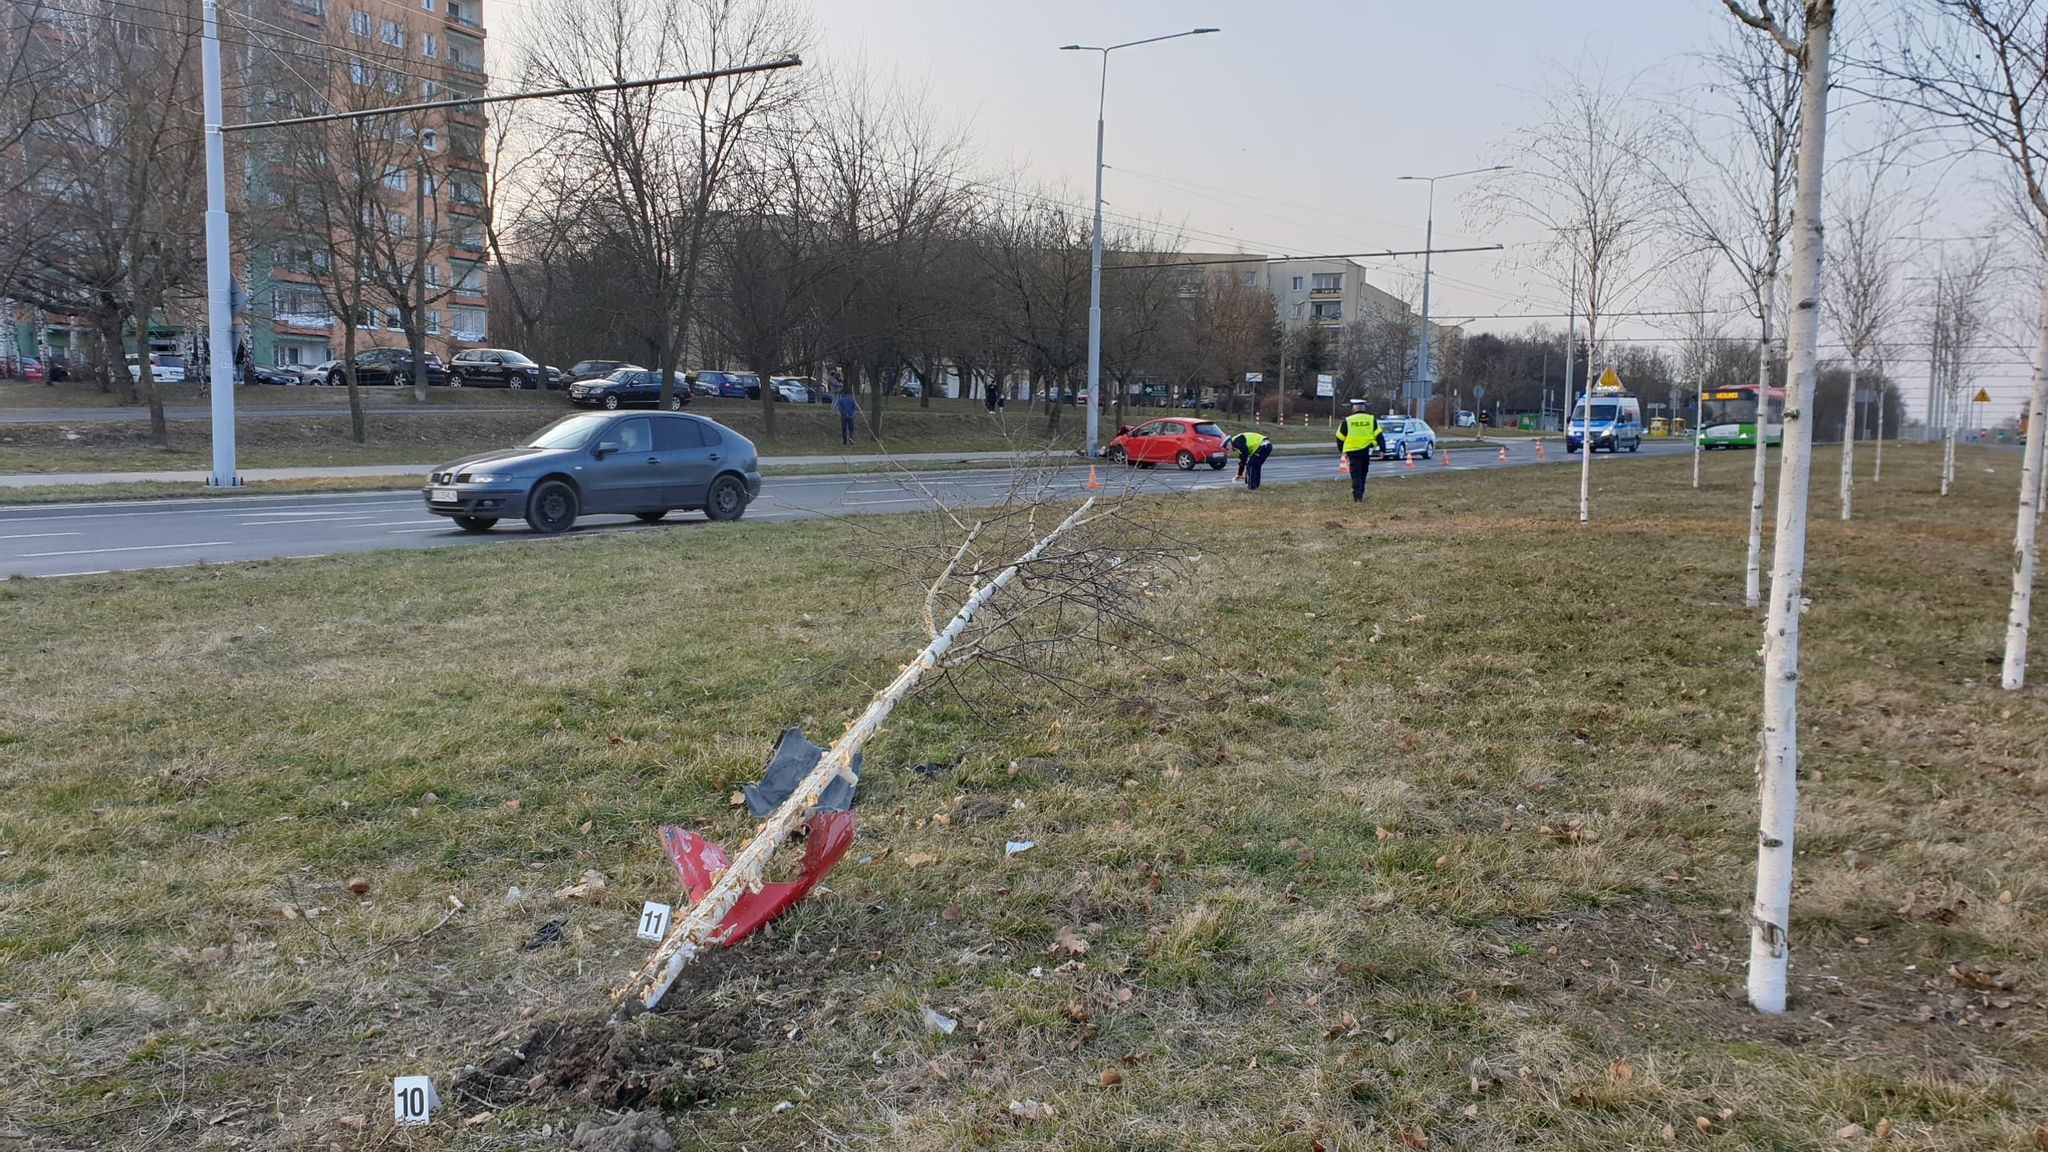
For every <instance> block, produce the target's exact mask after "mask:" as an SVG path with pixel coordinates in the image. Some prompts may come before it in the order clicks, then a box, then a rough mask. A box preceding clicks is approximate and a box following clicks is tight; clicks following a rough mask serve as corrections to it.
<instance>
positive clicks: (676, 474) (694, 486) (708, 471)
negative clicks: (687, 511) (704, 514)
mask: <svg viewBox="0 0 2048 1152" xmlns="http://www.w3.org/2000/svg"><path fill="white" fill-rule="evenodd" d="M652 419H653V421H654V449H655V453H656V455H658V456H660V457H661V473H662V481H661V504H662V507H664V508H701V507H703V505H704V493H705V491H706V490H708V489H709V488H710V487H711V477H712V476H713V475H714V474H715V473H716V472H717V470H718V458H719V455H720V453H719V448H720V447H722V445H721V444H720V442H719V439H718V433H717V431H716V430H715V429H713V428H711V427H709V426H708V425H706V424H705V423H704V422H703V421H702V420H699V419H697V418H696V417H694V416H682V415H677V414H673V413H663V414H660V415H656V416H654V417H652Z"/></svg>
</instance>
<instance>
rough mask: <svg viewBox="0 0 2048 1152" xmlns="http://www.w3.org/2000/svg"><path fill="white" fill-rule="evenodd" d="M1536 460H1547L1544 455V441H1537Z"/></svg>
mask: <svg viewBox="0 0 2048 1152" xmlns="http://www.w3.org/2000/svg"><path fill="white" fill-rule="evenodd" d="M1536 458H1537V459H1538V460H1543V459H1546V457H1545V456H1544V455H1543V441H1541V440H1538V441H1536Z"/></svg>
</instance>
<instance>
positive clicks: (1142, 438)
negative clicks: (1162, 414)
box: [1130, 420, 1160, 464]
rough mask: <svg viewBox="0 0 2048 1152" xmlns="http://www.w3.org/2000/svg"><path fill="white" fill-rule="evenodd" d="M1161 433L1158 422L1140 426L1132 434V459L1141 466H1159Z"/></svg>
mask: <svg viewBox="0 0 2048 1152" xmlns="http://www.w3.org/2000/svg"><path fill="white" fill-rule="evenodd" d="M1159 432H1160V426H1159V421H1157V420H1153V421H1151V422H1149V423H1145V424H1140V425H1138V429H1137V431H1135V432H1132V433H1131V447H1130V456H1131V459H1132V460H1135V461H1137V462H1138V463H1140V464H1157V463H1158V462H1159V439H1160V437H1159Z"/></svg>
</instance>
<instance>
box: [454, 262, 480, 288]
mask: <svg viewBox="0 0 2048 1152" xmlns="http://www.w3.org/2000/svg"><path fill="white" fill-rule="evenodd" d="M455 290H456V291H457V292H460V293H462V294H463V295H465V296H481V295H483V293H484V270H483V267H482V266H481V265H477V264H471V265H469V266H468V267H467V268H464V269H463V270H462V272H461V273H460V274H459V275H458V276H457V277H456V279H455Z"/></svg>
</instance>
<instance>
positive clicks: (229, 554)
mask: <svg viewBox="0 0 2048 1152" xmlns="http://www.w3.org/2000/svg"><path fill="white" fill-rule="evenodd" d="M1689 450H1690V446H1689V445H1686V444H1683V443H1675V442H1674V443H1658V442H1646V443H1645V444H1644V445H1643V450H1642V453H1641V455H1642V456H1665V455H1672V454H1676V453H1681V452H1685V451H1689ZM1449 456H1450V458H1451V461H1452V463H1451V466H1450V467H1445V466H1443V464H1442V463H1441V461H1440V460H1438V461H1430V462H1427V463H1424V462H1421V461H1417V462H1416V465H1415V468H1414V469H1413V470H1407V469H1404V468H1402V467H1401V465H1400V464H1399V463H1392V464H1388V463H1376V464H1374V465H1373V478H1372V481H1371V482H1372V484H1373V485H1376V486H1379V488H1380V490H1382V491H1384V489H1385V486H1386V485H1389V484H1402V483H1408V482H1410V481H1420V480H1427V479H1428V478H1429V477H1431V476H1443V475H1449V474H1451V473H1454V472H1467V471H1477V470H1482V469H1491V468H1500V467H1530V466H1536V465H1537V464H1538V461H1537V459H1536V452H1535V449H1534V447H1533V446H1529V445H1521V444H1518V445H1515V446H1514V447H1511V448H1510V449H1509V450H1508V463H1507V464H1505V465H1503V464H1501V463H1500V461H1499V454H1498V451H1497V450H1486V449H1473V450H1464V451H1461V450H1458V449H1456V448H1455V447H1453V448H1452V449H1451V451H1450V453H1449ZM1577 459H1578V458H1577V457H1575V456H1573V457H1567V456H1566V455H1565V454H1564V453H1563V452H1561V451H1556V450H1554V449H1553V450H1551V451H1550V452H1549V460H1548V462H1547V463H1545V464H1544V465H1542V466H1544V467H1558V466H1561V465H1562V464H1564V463H1567V462H1569V463H1572V464H1573V465H1576V462H1577ZM1631 459H1633V457H1630V456H1627V455H1623V456H1617V457H1607V456H1603V457H1601V458H1600V459H1599V460H1598V461H1596V462H1595V463H1594V467H1595V468H1606V467H1627V461H1629V460H1631ZM1231 474H1232V470H1231V469H1230V468H1225V469H1223V470H1222V471H1212V470H1210V469H1208V468H1197V469H1196V470H1195V471H1193V472H1179V471H1175V470H1174V469H1172V468H1161V469H1152V470H1142V471H1141V470H1133V469H1124V468H1112V467H1109V466H1107V465H1104V466H1100V467H1098V468H1097V476H1098V477H1099V479H1100V482H1101V484H1102V490H1103V491H1104V492H1107V493H1109V494H1112V495H1114V494H1118V493H1120V492H1125V491H1140V492H1162V491H1183V492H1188V491H1192V492H1210V491H1223V490H1227V489H1230V488H1233V487H1235V485H1233V484H1232V483H1231ZM1308 481H1322V482H1324V483H1327V484H1329V485H1330V486H1331V487H1332V489H1333V490H1341V489H1339V488H1338V486H1339V485H1341V484H1343V483H1345V481H1344V480H1343V479H1342V478H1341V477H1340V476H1338V474H1337V471H1336V466H1335V460H1334V457H1333V456H1331V455H1329V454H1323V453H1318V454H1315V455H1312V456H1299V455H1296V456H1276V457H1274V458H1273V459H1271V460H1270V461H1268V462H1267V464H1266V469H1265V482H1266V483H1267V484H1295V483H1304V482H1308ZM1016 483H1018V481H1017V480H1016V478H1014V477H1013V475H1012V473H1011V472H1010V471H1009V470H1007V469H983V470H962V471H953V472H919V473H915V474H914V475H909V476H887V475H874V474H868V475H859V476H804V477H790V478H787V479H776V478H770V479H768V480H767V481H766V482H765V483H764V485H763V489H762V495H761V498H760V499H759V500H758V501H756V502H755V503H754V504H753V505H752V506H751V507H750V508H749V509H748V510H747V516H746V518H747V519H748V520H750V521H754V520H765V521H770V522H774V521H782V520H807V519H815V518H818V517H825V516H856V515H872V514H876V513H888V512H915V511H918V510H920V509H924V508H929V507H931V506H932V502H933V500H935V499H936V500H941V501H944V502H946V503H947V504H951V505H962V506H972V505H976V504H993V503H999V502H1001V501H1002V500H1003V499H1004V498H1005V497H1006V496H1007V495H1008V494H1009V493H1010V492H1011V491H1012V487H1013V485H1014V484H1016ZM1027 483H1028V486H1029V489H1030V490H1031V491H1032V492H1034V493H1039V492H1042V493H1045V494H1048V495H1051V496H1053V497H1055V498H1067V499H1078V498H1079V497H1081V496H1082V495H1084V494H1085V492H1086V490H1087V484H1088V471H1087V469H1085V468H1082V467H1077V466H1072V465H1070V466H1067V467H1063V468H1061V469H1059V470H1057V471H1054V472H1051V473H1049V474H1045V475H1034V476H1031V477H1030V478H1029V479H1028V481H1027ZM1367 499H1368V500H1370V499H1371V496H1370V494H1368V497H1367ZM703 523H704V519H703V517H702V516H700V515H697V514H695V513H692V514H689V515H687V516H684V515H677V516H674V517H671V518H670V521H669V522H666V523H663V524H657V525H651V526H650V525H643V524H641V523H640V522H639V521H637V520H634V519H632V518H630V517H624V516H593V517H590V518H588V519H587V520H583V521H579V522H578V525H577V527H576V528H575V529H574V532H575V533H577V534H583V533H613V532H673V531H689V530H691V528H690V526H691V525H693V524H695V525H701V524H703ZM535 539H545V537H539V536H536V535H534V534H533V533H531V532H529V531H527V529H526V527H525V526H524V525H523V524H518V523H517V522H514V521H506V522H504V523H501V524H500V525H499V526H498V527H497V528H496V529H494V530H493V531H491V532H488V533H485V534H483V535H471V534H469V533H466V532H463V531H461V530H460V529H458V528H456V527H455V526H454V524H453V523H452V522H450V521H448V520H446V519H443V518H441V517H439V516H434V515H431V514H429V513H428V512H427V510H426V506H425V504H424V502H423V501H422V499H421V497H420V494H419V493H418V492H417V491H405V492H362V493H337V494H334V495H323V496H247V497H241V496H237V497H217V498H208V499H182V500H137V501H123V502H107V503H81V504H47V505H15V506H12V507H0V576H17V575H18V576H83V575H94V574H98V573H102V572H114V571H127V570H133V569H142V568H175V567H182V566H185V565H190V564H200V563H205V564H229V563H235V562H237V561H245V560H267V559H279V558H297V557H310V556H327V555H332V554H334V553H338V552H367V551H373V550H376V549H380V548H441V547H448V546H452V545H459V544H460V545H478V544H488V543H493V542H500V543H502V542H512V541H520V540H535Z"/></svg>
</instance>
